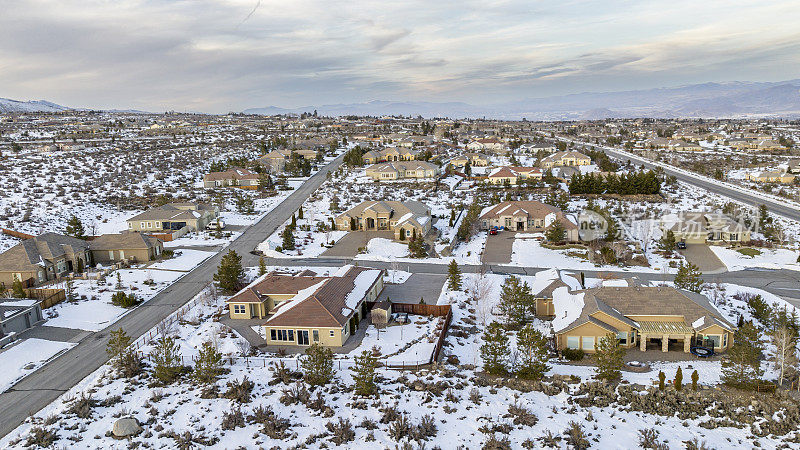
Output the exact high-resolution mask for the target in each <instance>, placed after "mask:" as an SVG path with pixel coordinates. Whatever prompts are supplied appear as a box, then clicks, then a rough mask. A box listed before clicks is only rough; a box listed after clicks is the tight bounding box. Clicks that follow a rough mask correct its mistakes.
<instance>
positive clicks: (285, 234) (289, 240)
mask: <svg viewBox="0 0 800 450" xmlns="http://www.w3.org/2000/svg"><path fill="white" fill-rule="evenodd" d="M292 217H294V216H292ZM281 237H282V238H283V242H282V244H281V247H282V248H283V249H284V250H294V249H295V244H294V232H292V227H290V226H289V227H285V228H284V229H283V231H282V232H281Z"/></svg>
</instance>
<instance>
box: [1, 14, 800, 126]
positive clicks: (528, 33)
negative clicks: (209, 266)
mask: <svg viewBox="0 0 800 450" xmlns="http://www.w3.org/2000/svg"><path fill="white" fill-rule="evenodd" d="M256 6H257V7H256ZM3 8H4V11H3V14H2V16H0V86H3V91H2V92H0V96H7V97H12V98H21V99H28V98H47V99H50V100H53V101H58V102H61V103H64V104H69V105H76V106H89V107H134V108H141V109H149V110H165V109H173V108H175V109H179V110H183V109H190V110H203V111H209V112H226V111H229V110H241V109H244V108H248V107H255V106H265V105H270V104H277V105H281V106H298V105H304V104H312V103H323V102H337V103H338V102H358V101H366V100H372V99H401V100H434V101H468V102H473V103H489V102H497V101H505V100H512V99H519V98H521V97H541V96H547V95H554V94H561V93H567V92H584V91H603V90H611V89H619V88H628V87H653V86H661V85H664V84H667V85H671V84H684V83H690V82H704V81H714V80H731V79H742V80H756V81H759V80H778V79H786V78H793V77H794V76H796V74H797V73H800V71H799V70H798V69H800V56H799V55H800V51H798V50H800V49H798V42H800V39H799V38H800V33H798V31H796V30H797V27H796V23H798V19H800V8H797V7H796V2H794V1H776V2H768V3H765V2H756V1H717V0H712V1H705V2H689V1H683V0H681V1H677V2H656V1H640V2H623V1H606V2H598V1H571V2H570V1H567V2H559V3H554V2H547V1H534V2H531V1H522V0H520V1H512V0H508V1H494V2H485V1H474V0H464V1H459V2H454V1H441V2H385V1H376V0H370V1H366V2H342V3H338V2H337V3H333V2H329V1H318V0H299V1H293V2H282V1H281V2H279V1H276V0H262V1H261V2H258V1H257V0H246V1H245V0H237V1H222V0H220V1H213V0H193V1H183V2H172V1H146V0H130V1H129V0H118V1H114V2H108V1H100V0H97V1H75V0H66V1H60V2H44V1H35V0H31V1H17V2H6V3H5V4H4V7H3Z"/></svg>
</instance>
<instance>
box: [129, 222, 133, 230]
mask: <svg viewBox="0 0 800 450" xmlns="http://www.w3.org/2000/svg"><path fill="white" fill-rule="evenodd" d="M128 228H129V229H131V230H132V229H133V222H128Z"/></svg>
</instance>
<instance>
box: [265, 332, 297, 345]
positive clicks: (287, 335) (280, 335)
mask: <svg viewBox="0 0 800 450" xmlns="http://www.w3.org/2000/svg"><path fill="white" fill-rule="evenodd" d="M269 337H270V339H271V340H273V341H284V342H289V341H294V330H269Z"/></svg>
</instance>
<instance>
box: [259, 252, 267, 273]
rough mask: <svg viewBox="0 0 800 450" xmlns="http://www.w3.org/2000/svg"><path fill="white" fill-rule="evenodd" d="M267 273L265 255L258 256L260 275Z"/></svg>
mask: <svg viewBox="0 0 800 450" xmlns="http://www.w3.org/2000/svg"><path fill="white" fill-rule="evenodd" d="M266 273H267V264H266V263H265V262H264V257H263V256H261V257H259V258H258V276H261V275H264V274H266Z"/></svg>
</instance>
